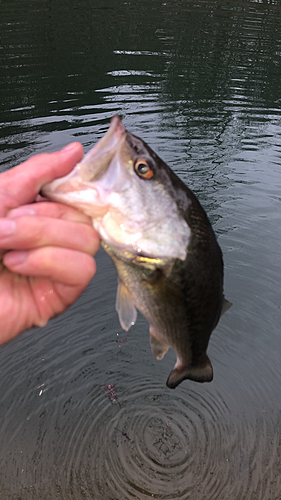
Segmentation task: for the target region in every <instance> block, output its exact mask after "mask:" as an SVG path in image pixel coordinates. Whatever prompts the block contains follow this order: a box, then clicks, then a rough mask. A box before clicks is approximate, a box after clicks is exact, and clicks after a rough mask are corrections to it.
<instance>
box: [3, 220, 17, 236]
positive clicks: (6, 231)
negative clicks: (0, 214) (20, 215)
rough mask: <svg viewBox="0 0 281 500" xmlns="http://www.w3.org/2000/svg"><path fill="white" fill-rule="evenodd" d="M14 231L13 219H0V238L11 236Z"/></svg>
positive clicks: (14, 223) (14, 222)
mask: <svg viewBox="0 0 281 500" xmlns="http://www.w3.org/2000/svg"><path fill="white" fill-rule="evenodd" d="M15 230H16V221H14V220H13V219H8V218H7V217H6V218H5V219H0V238H5V237H6V236H9V235H10V234H13V233H14V232H15Z"/></svg>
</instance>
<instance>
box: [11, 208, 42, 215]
mask: <svg viewBox="0 0 281 500" xmlns="http://www.w3.org/2000/svg"><path fill="white" fill-rule="evenodd" d="M35 214H36V212H35V210H34V208H31V207H26V206H25V207H19V208H14V209H13V210H11V211H10V212H9V217H19V216H22V215H35Z"/></svg>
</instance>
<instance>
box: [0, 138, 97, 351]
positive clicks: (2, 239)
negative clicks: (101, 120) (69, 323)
mask: <svg viewBox="0 0 281 500" xmlns="http://www.w3.org/2000/svg"><path fill="white" fill-rule="evenodd" d="M82 156H83V148H82V145H81V144H79V143H72V144H70V145H69V146H67V147H66V148H64V149H62V150H61V151H58V152H56V153H44V154H40V155H36V156H33V157H31V158H30V159H29V160H27V161H26V162H24V163H22V164H21V165H19V166H17V167H15V168H12V169H11V170H9V171H7V172H4V173H1V174H0V344H4V343H5V342H8V341H9V340H11V339H13V338H14V337H16V336H17V335H18V334H19V333H21V332H22V331H24V330H27V329H29V328H31V327H32V326H44V325H45V324H46V323H47V322H48V320H49V319H50V318H51V317H53V316H56V315H58V314H60V313H62V312H63V311H64V310H65V309H66V308H67V307H68V306H70V305H71V304H72V303H73V302H74V301H75V300H76V299H77V298H78V297H79V295H80V294H81V293H82V291H83V290H84V288H85V287H86V286H87V285H88V283H89V282H90V280H91V279H92V277H93V276H94V274H95V271H96V265H95V261H94V259H93V255H95V253H96V252H97V250H98V248H99V236H98V234H97V233H96V231H95V230H94V229H93V227H92V223H91V219H90V218H89V217H87V216H86V215H84V214H83V213H82V212H78V211H77V210H75V209H73V208H71V207H67V206H65V205H61V204H59V203H52V202H48V201H40V202H36V203H34V201H36V200H38V194H39V192H40V189H41V187H42V186H43V185H44V184H45V183H47V182H50V181H52V180H53V179H55V178H58V177H62V176H63V175H66V174H67V173H69V172H70V171H71V170H72V169H73V167H74V166H75V165H76V163H77V162H78V161H80V160H81V159H82Z"/></svg>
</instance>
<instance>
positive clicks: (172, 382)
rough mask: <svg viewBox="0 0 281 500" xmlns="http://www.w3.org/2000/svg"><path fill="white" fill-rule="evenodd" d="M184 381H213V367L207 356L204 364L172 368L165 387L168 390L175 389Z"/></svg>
mask: <svg viewBox="0 0 281 500" xmlns="http://www.w3.org/2000/svg"><path fill="white" fill-rule="evenodd" d="M185 379H190V380H194V381H195V382H211V381H212V380H213V367H212V365H211V361H210V360H209V358H208V356H207V360H206V362H205V363H204V364H201V365H196V366H192V365H189V366H183V367H180V368H179V367H178V368H174V369H173V370H172V371H171V373H170V375H169V377H168V380H167V382H166V385H167V387H169V388H170V389H175V388H176V387H177V386H178V385H179V384H180V383H181V382H182V381H183V380H185Z"/></svg>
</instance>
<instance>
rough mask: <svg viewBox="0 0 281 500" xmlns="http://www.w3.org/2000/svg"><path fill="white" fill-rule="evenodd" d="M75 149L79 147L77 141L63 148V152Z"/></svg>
mask: <svg viewBox="0 0 281 500" xmlns="http://www.w3.org/2000/svg"><path fill="white" fill-rule="evenodd" d="M75 149H77V142H71V143H70V144H68V145H67V146H65V147H64V148H62V150H61V153H70V152H71V151H74V150H75Z"/></svg>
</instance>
